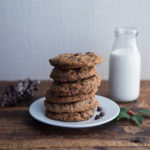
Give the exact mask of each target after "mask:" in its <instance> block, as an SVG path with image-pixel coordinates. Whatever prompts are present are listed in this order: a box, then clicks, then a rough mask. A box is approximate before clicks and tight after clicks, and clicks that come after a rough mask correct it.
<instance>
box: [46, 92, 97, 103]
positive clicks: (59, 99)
mask: <svg viewBox="0 0 150 150" xmlns="http://www.w3.org/2000/svg"><path fill="white" fill-rule="evenodd" d="M96 92H97V89H92V91H91V92H89V93H87V94H82V95H73V96H55V95H52V93H51V91H50V90H48V91H47V92H46V94H45V98H46V100H47V101H48V102H50V103H71V102H77V101H82V100H85V99H88V98H89V97H91V96H94V95H95V93H96Z"/></svg>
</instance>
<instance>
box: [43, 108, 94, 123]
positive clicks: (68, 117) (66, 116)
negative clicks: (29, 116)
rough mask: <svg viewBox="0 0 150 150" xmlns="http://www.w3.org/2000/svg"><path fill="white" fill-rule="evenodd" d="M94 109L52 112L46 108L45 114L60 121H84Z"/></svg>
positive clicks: (92, 113) (90, 115)
mask: <svg viewBox="0 0 150 150" xmlns="http://www.w3.org/2000/svg"><path fill="white" fill-rule="evenodd" d="M94 112H95V111H94V109H90V110H88V111H85V112H77V113H54V112H50V111H48V110H46V116H47V117H49V118H51V119H54V120H61V121H84V120H89V119H90V118H91V117H93V115H94Z"/></svg>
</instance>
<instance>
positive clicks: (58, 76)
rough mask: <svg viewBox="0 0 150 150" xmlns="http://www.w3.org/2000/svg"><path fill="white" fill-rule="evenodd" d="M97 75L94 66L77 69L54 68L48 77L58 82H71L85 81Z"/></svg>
mask: <svg viewBox="0 0 150 150" xmlns="http://www.w3.org/2000/svg"><path fill="white" fill-rule="evenodd" d="M95 74H97V70H96V67H95V66H91V67H82V68H77V69H70V70H66V69H59V68H54V69H53V70H52V72H51V74H50V77H51V78H53V79H54V80H55V81H58V82H61V83H63V82H73V81H77V80H81V79H85V78H88V77H91V76H93V75H95Z"/></svg>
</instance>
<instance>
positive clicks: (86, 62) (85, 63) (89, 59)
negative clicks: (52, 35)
mask: <svg viewBox="0 0 150 150" xmlns="http://www.w3.org/2000/svg"><path fill="white" fill-rule="evenodd" d="M49 61H50V64H51V65H53V66H55V67H58V68H62V69H73V68H81V67H89V66H94V65H96V64H100V63H102V62H103V61H104V58H103V57H101V56H99V55H97V54H96V53H94V52H87V53H85V54H83V53H76V54H69V53H66V54H60V55H58V56H56V57H54V58H51V59H49Z"/></svg>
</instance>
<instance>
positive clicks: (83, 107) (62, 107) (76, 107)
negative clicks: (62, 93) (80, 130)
mask: <svg viewBox="0 0 150 150" xmlns="http://www.w3.org/2000/svg"><path fill="white" fill-rule="evenodd" d="M44 104H45V108H46V109H47V110H49V111H50V112H56V113H62V112H70V113H75V112H83V111H87V110H89V109H94V108H96V107H97V106H98V101H97V100H96V98H95V96H93V97H90V98H89V99H87V100H83V101H78V102H73V103H64V104H54V103H49V102H48V101H46V100H45V101H44Z"/></svg>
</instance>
